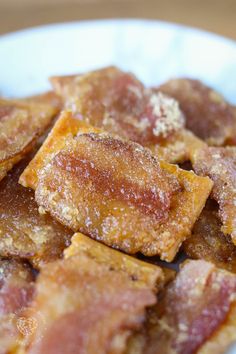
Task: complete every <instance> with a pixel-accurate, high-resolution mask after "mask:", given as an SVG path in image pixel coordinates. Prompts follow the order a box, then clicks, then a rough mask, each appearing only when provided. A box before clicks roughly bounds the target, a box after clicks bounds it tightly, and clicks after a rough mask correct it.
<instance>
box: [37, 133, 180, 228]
mask: <svg viewBox="0 0 236 354" xmlns="http://www.w3.org/2000/svg"><path fill="white" fill-rule="evenodd" d="M52 170H53V171H54V173H53V174H52V173H51V171H52ZM58 174H60V179H62V178H63V179H64V181H65V183H64V188H65V190H66V189H67V193H70V194H68V196H67V199H68V201H69V200H70V201H71V200H73V199H74V208H75V207H77V205H78V208H80V207H81V205H82V204H84V203H83V201H82V200H81V203H82V204H80V203H78V202H79V200H76V199H75V196H76V195H78V194H79V192H80V191H82V190H83V194H85V195H87V199H88V205H87V208H88V216H87V218H88V220H87V223H88V225H89V224H92V220H90V221H89V211H90V212H91V213H93V212H95V206H96V205H100V206H101V208H104V209H106V208H107V206H108V204H109V203H110V205H112V203H115V205H114V212H115V210H116V207H117V206H118V205H120V206H121V205H123V206H124V208H129V209H130V212H131V213H132V210H134V212H135V210H137V211H138V212H139V213H141V214H144V215H150V216H151V217H153V218H154V219H156V220H159V221H160V220H165V219H166V218H167V216H168V210H169V209H170V204H171V197H172V195H173V194H175V193H176V192H177V191H178V189H179V188H180V186H179V184H178V181H177V179H176V178H175V177H174V176H171V175H169V174H168V173H166V172H165V171H163V170H162V169H161V167H160V165H159V162H158V160H156V159H155V158H153V157H152V155H151V154H150V153H149V152H148V151H147V150H145V149H143V148H142V147H141V146H139V145H136V144H134V143H128V142H124V141H122V140H120V139H114V138H112V137H110V136H108V135H107V134H102V133H101V134H92V133H91V134H79V135H78V136H77V137H76V138H75V139H68V141H67V145H66V146H65V148H64V149H62V150H61V151H60V152H59V153H58V154H57V155H56V156H55V157H54V159H53V160H52V161H51V162H50V163H49V164H48V165H47V166H46V167H45V168H44V169H43V171H42V173H41V181H42V183H43V184H45V186H46V187H47V186H48V187H49V186H51V189H52V190H54V191H55V192H57V196H56V195H55V198H57V197H60V195H61V193H60V190H62V188H63V187H62V188H59V185H58V181H59V180H58V178H55V176H56V175H58ZM49 180H51V182H49ZM69 184H70V185H69ZM41 192H43V189H42V190H41ZM64 195H65V196H66V194H64ZM90 195H91V196H93V197H92V198H95V195H96V198H97V199H96V201H95V202H94V203H95V204H94V205H92V204H91V206H90V202H89V200H90V199H91V197H90ZM36 196H37V200H38V201H39V200H40V199H41V198H40V196H39V198H38V193H37V192H36ZM42 197H43V195H42ZM80 199H81V198H80ZM90 208H92V209H93V211H92V209H90ZM63 212H65V219H66V220H67V217H66V213H67V207H66V206H65V209H64V210H62V213H63ZM110 213H112V210H111V211H110ZM74 216H75V218H73V217H72V220H71V221H72V224H71V223H70V222H69V224H68V226H71V225H72V226H74V228H75V229H76V228H77V223H78V221H79V219H76V218H77V215H76V214H75V215H74ZM78 217H79V216H78ZM94 217H95V218H96V215H94ZM69 221H70V220H69Z"/></svg>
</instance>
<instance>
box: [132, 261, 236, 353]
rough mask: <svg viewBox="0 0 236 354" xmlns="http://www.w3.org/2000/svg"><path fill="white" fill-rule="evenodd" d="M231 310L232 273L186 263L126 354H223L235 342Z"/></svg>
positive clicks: (235, 282)
mask: <svg viewBox="0 0 236 354" xmlns="http://www.w3.org/2000/svg"><path fill="white" fill-rule="evenodd" d="M235 307H236V276H235V275H234V274H233V273H230V272H227V271H225V270H220V269H217V268H216V267H215V266H214V265H213V264H211V263H208V262H205V261H201V260H199V261H187V262H185V263H184V265H183V266H182V269H181V271H180V272H179V273H178V275H177V277H176V279H175V280H174V281H173V282H172V283H170V285H168V286H167V288H166V290H165V291H164V294H163V295H162V299H161V300H160V302H159V303H158V304H157V306H155V307H154V308H152V309H151V310H150V312H149V315H148V320H147V322H146V325H145V329H144V330H143V332H142V333H139V335H137V337H136V338H133V339H132V341H131V342H130V343H129V349H128V351H127V354H128V353H129V354H131V353H137V354H141V353H145V354H154V353H155V354H156V353H157V352H161V353H163V354H167V353H175V354H178V353H179V354H180V353H181V354H182V353H186V354H192V353H196V352H197V353H224V352H225V350H226V349H227V348H228V346H229V345H230V344H232V343H233V342H234V341H235V340H236V332H235V327H234V326H235ZM233 327H234V331H233ZM217 345H218V347H217ZM135 346H136V349H137V351H134V348H135ZM213 348H214V349H215V350H213V351H211V350H210V349H213ZM207 350H208V351H207Z"/></svg>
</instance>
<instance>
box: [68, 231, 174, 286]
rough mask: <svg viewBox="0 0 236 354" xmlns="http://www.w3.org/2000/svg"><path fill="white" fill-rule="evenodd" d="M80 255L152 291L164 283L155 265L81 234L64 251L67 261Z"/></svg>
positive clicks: (161, 274)
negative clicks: (120, 273)
mask: <svg viewBox="0 0 236 354" xmlns="http://www.w3.org/2000/svg"><path fill="white" fill-rule="evenodd" d="M81 254H86V255H87V256H88V257H90V258H92V259H95V260H96V262H97V263H98V264H103V263H104V264H109V265H110V268H112V269H113V270H115V271H119V272H124V273H125V274H127V275H128V276H129V277H130V279H132V280H135V281H138V282H139V283H140V284H146V285H148V286H149V287H150V289H153V290H155V289H156V288H157V286H162V283H163V281H164V280H165V281H166V279H164V276H163V272H162V270H161V268H159V267H157V266H156V265H152V264H150V263H147V262H143V261H141V260H138V259H136V258H134V257H130V256H128V255H126V254H124V253H121V252H119V251H116V250H114V249H112V248H109V247H107V246H105V245H103V244H102V243H99V242H96V241H94V240H92V239H91V238H89V237H87V236H85V235H83V234H81V233H76V234H74V236H73V237H72V240H71V245H70V247H68V248H66V249H65V251H64V256H65V258H66V259H67V258H69V257H72V256H74V255H78V256H80V255H81ZM168 276H169V274H168ZM166 277H167V275H166V274H165V278H166Z"/></svg>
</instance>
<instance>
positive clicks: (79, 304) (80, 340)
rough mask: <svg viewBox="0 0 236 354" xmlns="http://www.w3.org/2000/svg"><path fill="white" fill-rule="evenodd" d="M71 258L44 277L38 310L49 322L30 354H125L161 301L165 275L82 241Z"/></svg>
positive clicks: (36, 337)
mask: <svg viewBox="0 0 236 354" xmlns="http://www.w3.org/2000/svg"><path fill="white" fill-rule="evenodd" d="M97 247H98V249H97ZM101 247H102V251H101ZM79 248H80V249H79ZM103 252H104V254H103ZM66 255H67V259H64V260H60V261H56V262H54V263H51V264H48V265H46V266H45V267H44V268H43V270H42V272H41V274H40V275H39V278H38V281H37V286H36V289H37V295H36V298H35V301H34V304H33V308H34V309H35V310H36V312H37V313H39V314H40V316H41V317H42V318H43V319H44V321H41V322H39V326H38V327H37V329H36V331H35V333H34V335H33V336H32V337H31V338H30V341H29V342H28V343H27V344H26V345H25V353H27V354H29V353H30V354H39V353H40V354H41V353H47V354H54V353H55V354H60V353H63V354H71V353H74V352H75V353H78V354H82V353H86V354H94V353H95V352H98V353H99V354H103V353H104V354H105V353H106V354H107V353H110V354H111V353H112V354H121V353H123V352H124V349H125V347H126V342H127V339H128V337H129V336H130V334H131V333H132V331H133V330H135V329H137V328H139V327H140V325H141V324H142V322H143V320H144V310H145V307H146V306H149V305H152V304H154V303H155V301H156V298H155V296H154V293H153V292H152V290H151V289H153V288H155V284H156V282H158V281H161V282H162V280H163V275H162V272H161V269H160V268H158V267H155V266H151V267H150V266H149V265H146V264H143V262H139V261H137V260H136V259H132V258H131V257H128V256H125V255H123V254H120V253H118V252H117V251H114V250H111V249H109V248H107V247H105V246H101V245H99V244H97V243H96V242H95V241H91V240H86V238H85V237H84V236H82V235H77V236H75V237H74V239H73V243H72V246H71V249H69V250H68V251H67V252H66ZM108 259H110V260H111V263H110V262H108V261H107V260H108ZM142 267H143V269H141V268H142ZM52 298H53V301H51V299H52ZM58 339H60V340H58Z"/></svg>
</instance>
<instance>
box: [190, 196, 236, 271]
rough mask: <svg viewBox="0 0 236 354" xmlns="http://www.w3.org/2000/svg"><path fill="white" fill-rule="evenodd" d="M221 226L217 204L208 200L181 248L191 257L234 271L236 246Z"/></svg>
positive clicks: (235, 269)
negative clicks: (190, 234)
mask: <svg viewBox="0 0 236 354" xmlns="http://www.w3.org/2000/svg"><path fill="white" fill-rule="evenodd" d="M221 226H222V224H221V222H220V219H219V215H218V205H217V203H216V202H214V201H213V200H208V201H207V203H206V206H205V208H204V209H203V211H202V213H201V215H200V217H199V219H198V220H197V221H196V223H195V225H194V228H193V231H192V236H191V237H189V238H188V239H187V240H186V241H185V242H184V243H183V248H184V251H185V252H186V253H187V255H188V256H189V257H191V258H194V259H205V260H207V261H210V262H212V263H214V264H216V265H217V266H218V267H220V268H224V269H227V270H229V271H231V272H234V273H236V247H235V245H234V244H233V243H232V240H231V238H230V236H229V235H227V236H226V235H224V234H223V232H222V231H221Z"/></svg>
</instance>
